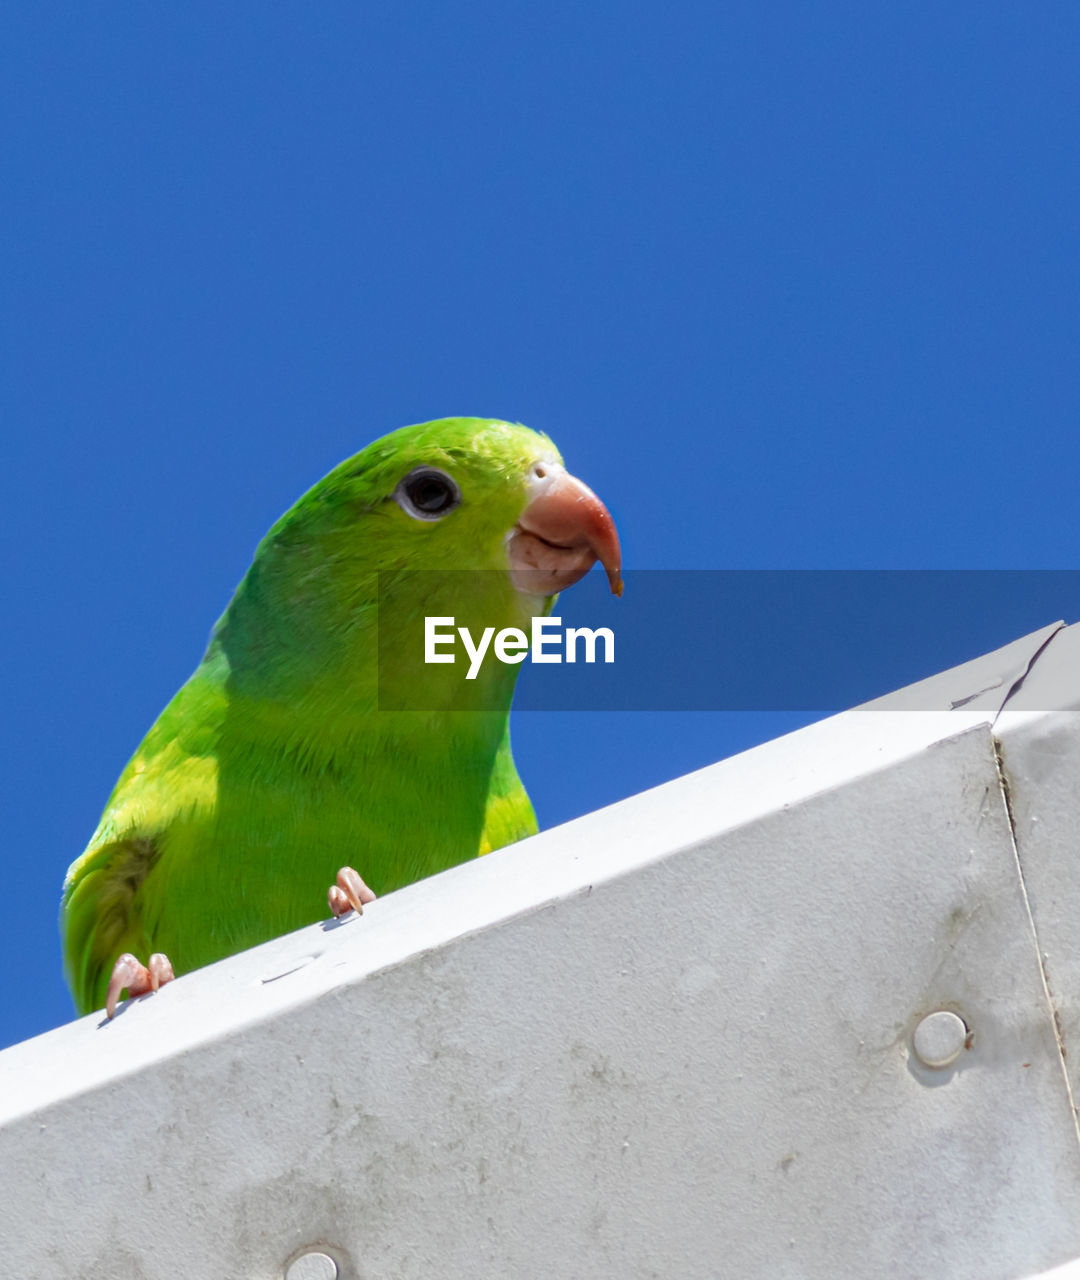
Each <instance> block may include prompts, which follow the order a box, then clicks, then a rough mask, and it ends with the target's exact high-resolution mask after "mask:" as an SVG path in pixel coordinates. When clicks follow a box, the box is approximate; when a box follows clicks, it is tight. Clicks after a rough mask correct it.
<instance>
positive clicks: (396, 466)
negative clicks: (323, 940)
mask: <svg viewBox="0 0 1080 1280" xmlns="http://www.w3.org/2000/svg"><path fill="white" fill-rule="evenodd" d="M597 560H599V561H600V562H601V563H602V565H603V566H604V568H605V570H606V571H607V575H608V579H609V582H610V585H611V589H612V590H613V591H614V592H615V593H616V594H621V589H622V581H621V576H620V552H619V542H618V536H617V534H616V532H615V526H614V523H613V521H612V519H611V516H610V515H609V513H608V511H607V509H606V508H605V507H604V505H603V503H602V502H601V501H600V500H599V498H597V497H596V495H595V494H594V493H592V491H591V490H590V489H588V488H587V487H586V486H585V485H584V484H582V483H581V481H579V480H577V479H575V478H574V477H573V476H571V475H569V474H568V473H567V472H566V470H565V469H564V468H563V465H562V460H561V458H560V455H559V453H558V451H557V449H556V448H555V446H554V445H553V444H552V442H551V441H550V440H549V439H548V437H547V436H545V435H542V434H539V433H537V432H535V431H531V430H529V429H528V428H527V427H524V426H521V425H520V424H511V423H508V422H501V421H497V420H492V419H486V418H444V419H440V420H438V421H435V422H426V423H422V424H419V425H416V426H411V427H403V428H402V429H401V430H399V431H394V432H392V433H391V434H389V435H387V436H384V437H383V438H382V439H379V440H376V441H374V442H373V443H372V444H370V445H368V446H367V448H366V449H363V450H362V451H361V452H360V453H358V454H356V455H355V456H354V457H351V458H349V459H347V460H346V461H345V462H343V463H341V465H340V466H338V467H336V468H335V469H334V470H333V471H331V472H330V474H329V475H327V476H326V477H325V478H324V479H323V480H321V481H319V483H318V484H316V485H315V486H314V487H313V488H312V489H310V490H309V491H308V492H307V493H306V494H304V496H303V497H301V498H300V500H299V501H298V502H297V503H296V504H295V505H294V506H293V507H291V508H290V509H289V510H288V511H287V512H286V513H285V514H284V515H283V516H282V517H281V519H280V520H278V521H277V523H276V524H275V525H274V526H273V527H272V528H271V530H270V532H269V533H268V534H267V535H266V537H265V538H264V539H263V540H262V542H261V543H260V544H259V546H258V548H257V550H256V553H255V558H254V561H253V563H252V565H251V567H250V568H249V569H248V571H247V573H246V574H245V576H244V578H243V580H242V581H241V583H240V585H239V587H237V589H236V592H235V594H234V596H233V598H232V600H231V601H230V603H229V606H228V608H227V609H226V611H225V613H224V615H223V616H222V617H221V619H220V620H219V622H218V623H217V625H216V626H215V627H214V629H213V632H212V634H211V638H210V642H209V645H208V647H207V650H206V653H205V655H204V657H203V659H202V662H201V663H200V664H199V666H198V668H197V669H196V671H195V673H194V674H193V675H192V676H191V678H190V679H189V680H188V681H187V683H186V684H184V685H183V686H182V687H181V688H180V690H179V692H178V693H177V694H176V695H175V697H174V698H173V699H172V701H171V702H170V703H169V704H168V706H167V707H166V708H165V710H164V711H163V712H162V713H161V715H160V716H159V717H158V719H157V720H156V722H155V723H154V725H153V726H152V728H151V729H150V731H149V733H148V734H147V735H146V737H145V738H144V740H143V742H142V743H141V745H140V746H139V748H138V750H137V751H136V752H135V754H134V756H133V757H132V759H131V761H130V762H129V764H128V765H127V768H126V769H125V770H124V772H123V773H122V774H121V775H120V780H119V781H118V782H117V784H116V787H115V789H114V790H113V793H112V795H111V796H110V797H109V801H108V803H107V805H106V807H105V812H104V814H103V815H102V818H101V821H100V823H99V824H98V828H97V830H96V831H95V832H94V835H93V837H92V838H91V840H90V843H89V845H88V846H87V848H86V850H85V852H84V853H83V854H82V856H81V857H79V858H78V859H77V860H76V861H75V862H74V863H73V864H72V865H71V867H70V868H69V870H68V873H67V878H66V880H65V882H64V890H63V900H62V905H61V932H62V935H63V946H64V958H65V968H66V973H67V978H68V982H69V984H70V986H71V989H72V993H73V995H74V999H75V1004H76V1006H77V1007H78V1009H79V1010H80V1012H83V1013H86V1012H89V1011H91V1010H93V1009H98V1008H101V1006H102V1005H103V1004H104V1005H106V1007H107V1009H108V1012H109V1016H110V1017H111V1016H112V1014H113V1012H114V1010H115V1007H116V1003H117V1001H118V1000H119V998H120V996H121V993H122V992H123V991H124V990H125V989H126V990H127V991H128V992H129V993H130V994H131V995H139V994H143V993H144V992H146V991H150V990H156V989H157V988H158V986H159V985H160V984H161V983H162V982H166V981H168V980H170V979H171V978H172V977H173V975H174V973H175V974H180V973H184V972H186V971H187V970H190V969H195V968H198V967H200V966H202V965H205V964H209V963H210V962H211V961H214V960H219V959H221V958H222V957H224V956H228V955H231V954H233V953H234V952H237V951H241V950H243V949H244V948H246V947H250V946H253V945H255V944H256V943H259V942H264V941H266V940H267V939H269V938H273V937H276V936H278V935H279V934H282V933H285V932H287V931H289V930H292V929H296V928H299V927H300V926H301V925H304V924H309V923H311V922H313V921H315V920H317V919H319V917H320V915H321V914H325V912H324V911H323V910H321V908H320V902H321V901H326V899H325V898H324V897H323V895H324V894H325V893H326V888H327V885H328V884H329V885H330V886H331V887H330V890H329V905H330V909H331V911H332V912H333V913H334V914H338V915H340V914H344V913H345V912H347V911H349V910H357V911H359V910H362V907H363V904H364V903H365V902H369V901H371V900H372V898H373V897H374V896H375V894H376V893H387V892H389V891H391V890H393V889H396V888H399V887H400V886H402V885H405V884H409V883H411V882H412V881H414V880H418V879H420V878H421V877H423V876H428V875H432V874H433V873H435V872H437V871H441V870H444V869H445V868H447V867H451V866H454V865H455V864H457V863H459V862H463V861H465V860H466V859H468V858H472V857H476V856H477V855H478V854H483V853H486V852H488V851H489V850H492V849H497V848H500V847H501V846H503V845H506V844H510V843H511V842H513V841H515V840H520V839H522V838H523V837H524V836H527V835H531V834H532V833H534V832H535V831H536V819H535V817H534V815H533V811H532V806H531V805H530V803H529V798H528V796H527V794H526V792H525V788H524V787H523V786H522V784H521V780H520V778H519V777H518V775H517V772H516V770H515V768H514V762H513V758H512V756H511V753H510V737H509V711H510V700H511V697H512V694H513V687H514V679H515V677H516V674H517V671H518V667H517V666H516V665H508V664H506V663H503V662H497V661H488V662H486V663H485V664H484V666H483V668H482V670H481V672H480V676H479V682H480V684H481V685H482V686H483V687H482V688H481V689H480V690H479V691H478V692H477V691H476V690H474V689H472V688H471V689H470V692H471V693H475V694H476V696H477V701H476V703H475V704H474V705H476V706H479V707H480V709H478V710H469V711H462V710H460V709H458V708H459V707H460V706H461V702H460V697H461V689H462V679H463V676H462V670H463V668H462V665H461V664H460V663H458V664H456V665H455V666H447V665H424V663H423V662H422V660H421V659H422V657H423V654H422V649H418V637H421V636H422V629H423V625H424V618H425V617H426V616H429V615H430V616H444V617H445V616H452V617H454V619H455V621H456V623H457V624H459V625H467V626H469V627H470V628H471V631H472V634H474V635H479V634H480V633H481V631H482V630H483V628H484V627H486V626H493V627H495V628H496V630H498V629H501V628H503V627H511V626H516V627H520V628H522V629H524V630H526V631H527V630H528V628H529V624H530V621H531V619H532V618H533V617H534V616H539V615H541V614H544V613H546V612H549V611H550V608H551V603H552V599H553V597H554V594H555V593H556V592H558V591H559V590H561V589H563V588H564V587H567V586H570V585H572V584H573V583H574V582H576V581H578V579H580V578H581V577H582V576H583V575H584V574H585V573H586V572H587V571H588V570H589V568H591V566H592V565H593V564H594V563H595V562H596V561H597ZM461 570H467V571H469V572H460V571H461ZM417 571H420V572H417ZM388 677H389V678H390V679H391V681H392V680H393V679H398V680H399V682H400V684H401V685H402V686H403V687H407V688H408V689H409V691H410V692H411V694H412V695H413V696H412V699H411V702H410V707H409V708H407V709H402V710H386V709H380V686H382V687H383V689H384V691H385V688H386V681H387V679H388ZM413 708H415V709H413ZM353 861H355V862H357V863H359V864H360V865H361V866H362V867H363V869H364V874H365V876H366V877H367V879H368V880H370V882H371V886H372V888H370V889H369V888H368V886H367V884H366V883H365V882H364V881H363V880H361V878H360V876H359V875H358V874H357V873H356V871H354V870H353V869H352V868H351V866H349V865H348V864H349V863H351V862H353ZM138 957H141V959H140V958H138ZM147 958H149V959H148V963H146V964H144V963H143V960H146V959H147Z"/></svg>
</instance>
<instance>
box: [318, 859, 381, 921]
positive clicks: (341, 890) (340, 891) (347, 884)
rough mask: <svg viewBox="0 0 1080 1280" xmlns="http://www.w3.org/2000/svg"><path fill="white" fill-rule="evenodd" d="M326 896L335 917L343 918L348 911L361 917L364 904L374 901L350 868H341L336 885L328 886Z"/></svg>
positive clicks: (372, 895)
mask: <svg viewBox="0 0 1080 1280" xmlns="http://www.w3.org/2000/svg"><path fill="white" fill-rule="evenodd" d="M326 896H327V899H328V901H329V903H330V910H331V911H332V912H333V914H334V915H335V916H344V915H347V914H348V913H349V912H350V911H355V912H356V914H357V915H358V916H362V915H363V914H364V903H365V902H374V901H375V895H374V894H373V893H372V892H371V890H370V889H369V888H368V887H367V885H366V884H365V883H364V882H363V880H361V879H360V877H359V876H358V875H357V874H356V872H355V871H354V870H353V869H352V867H342V868H341V870H340V871H339V872H338V873H337V883H336V884H332V885H331V886H330V892H329V893H328V894H327V895H326Z"/></svg>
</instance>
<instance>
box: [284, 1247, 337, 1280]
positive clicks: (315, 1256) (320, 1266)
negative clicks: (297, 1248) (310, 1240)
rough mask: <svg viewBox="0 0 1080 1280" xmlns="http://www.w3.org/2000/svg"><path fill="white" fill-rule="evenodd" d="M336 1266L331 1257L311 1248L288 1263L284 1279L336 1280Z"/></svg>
mask: <svg viewBox="0 0 1080 1280" xmlns="http://www.w3.org/2000/svg"><path fill="white" fill-rule="evenodd" d="M337 1277H338V1266H337V1263H336V1262H335V1261H334V1259H333V1258H331V1257H328V1256H327V1255H326V1254H325V1253H320V1252H319V1251H318V1250H313V1251H312V1252H311V1253H305V1254H301V1256H300V1257H299V1258H296V1259H295V1260H294V1261H292V1262H290V1263H289V1269H288V1270H287V1271H286V1272H285V1280H337Z"/></svg>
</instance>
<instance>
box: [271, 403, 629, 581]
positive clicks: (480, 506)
mask: <svg viewBox="0 0 1080 1280" xmlns="http://www.w3.org/2000/svg"><path fill="white" fill-rule="evenodd" d="M312 540H317V541H319V542H320V543H321V544H322V549H323V550H324V551H326V552H329V553H330V555H331V559H332V560H333V561H338V562H340V561H341V560H347V561H350V562H351V565H352V567H353V568H354V569H359V568H363V569H369V570H372V569H373V570H377V571H387V570H394V569H409V570H460V569H468V570H494V571H500V572H503V573H506V574H508V575H509V581H510V582H511V584H512V585H513V586H514V587H515V589H516V590H518V591H519V592H522V593H524V594H527V595H539V596H550V595H553V594H555V593H556V592H558V591H561V590H562V589H564V588H566V587H569V586H572V585H573V584H574V583H575V582H577V581H578V580H579V579H580V578H581V577H583V576H584V575H585V574H586V573H587V572H588V571H589V569H590V568H591V567H592V566H593V564H595V563H596V561H598V560H599V561H600V563H601V564H602V565H603V567H604V570H605V572H606V573H607V577H608V582H609V584H610V586H611V590H612V591H613V592H614V593H615V594H616V595H621V594H622V577H621V558H620V551H619V539H618V534H617V533H616V531H615V523H614V521H613V520H612V518H611V515H610V514H609V512H608V510H607V508H606V507H605V506H604V504H603V503H602V502H601V501H600V499H599V498H598V497H597V496H596V495H595V494H594V493H593V492H592V490H591V489H589V488H588V487H587V486H586V485H584V484H583V483H582V482H581V481H580V480H578V479H576V478H575V477H574V476H572V475H570V474H569V473H568V472H567V471H566V469H565V468H564V466H563V463H562V458H561V457H560V455H559V451H558V450H557V449H556V448H555V445H554V444H553V443H552V442H551V440H550V439H549V438H548V437H547V436H546V435H543V434H542V433H540V432H537V431H532V430H530V429H529V428H528V427H524V426H521V425H520V424H513V423H509V422H501V421H497V420H494V419H488V418H441V419H438V420H437V421H434V422H425V423H421V424H419V425H417V426H411V427H402V428H401V429H400V430H398V431H394V432H391V433H390V434H389V435H386V436H383V437H382V438H381V439H379V440H376V441H374V442H373V443H372V444H370V445H368V447H367V448H366V449H363V450H361V452H360V453H358V454H355V455H354V456H353V457H351V458H348V459H346V461H345V462H343V463H341V464H340V465H339V466H337V467H335V468H334V470H333V471H331V472H330V474H329V475H327V476H326V477H325V478H324V479H322V480H320V481H319V483H318V484H316V485H315V486H314V488H312V489H311V490H309V491H308V493H306V494H305V495H304V497H302V498H301V499H300V501H299V502H297V503H296V505H295V506H294V507H292V508H291V510H290V511H288V512H286V514H285V515H284V516H283V517H282V519H281V520H279V521H278V523H277V524H276V525H275V526H274V527H273V529H271V531H270V533H269V534H268V535H267V539H266V543H267V544H270V545H281V544H286V545H289V544H295V543H296V542H298V541H300V542H305V543H308V542H311V541H312Z"/></svg>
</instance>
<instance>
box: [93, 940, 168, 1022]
mask: <svg viewBox="0 0 1080 1280" xmlns="http://www.w3.org/2000/svg"><path fill="white" fill-rule="evenodd" d="M175 977H176V974H174V973H173V967H172V964H171V963H170V962H169V957H168V956H167V955H163V954H162V953H161V952H160V951H155V952H154V954H153V955H152V956H151V957H150V961H149V963H148V964H145V965H143V964H140V963H139V961H138V960H136V959H135V957H134V956H133V955H132V954H131V952H130V951H125V952H124V954H123V955H122V956H121V957H120V959H119V960H117V962H116V964H114V965H113V971H112V977H111V978H110V979H109V990H108V993H107V994H106V996H105V1012H106V1013H107V1014H108V1015H109V1017H110V1018H111V1017H112V1016H113V1015H114V1014H115V1013H116V1006H117V1004H118V1003H119V1001H120V993H121V992H122V991H123V990H124V988H125V987H126V988H127V993H128V996H129V997H133V996H144V995H146V993H147V992H148V991H156V990H157V989H158V987H163V986H164V985H165V983H166V982H172V980H173V978H175Z"/></svg>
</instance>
